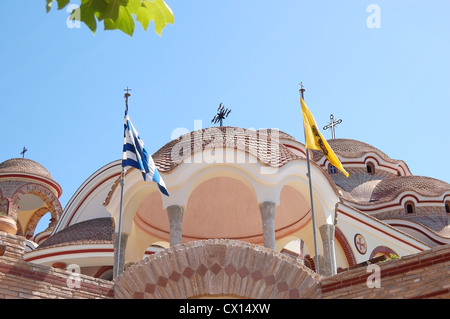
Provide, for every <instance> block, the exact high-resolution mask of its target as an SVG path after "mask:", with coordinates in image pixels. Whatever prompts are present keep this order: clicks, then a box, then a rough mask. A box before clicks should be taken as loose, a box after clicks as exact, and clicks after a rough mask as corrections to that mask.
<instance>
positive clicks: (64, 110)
mask: <svg viewBox="0 0 450 319" xmlns="http://www.w3.org/2000/svg"><path fill="white" fill-rule="evenodd" d="M72 2H73V3H77V2H76V1H75V2H74V1H72ZM166 2H167V4H168V5H169V6H170V7H171V8H172V10H173V12H174V15H175V23H174V25H168V26H167V27H166V28H165V29H164V30H163V33H162V36H161V37H159V36H158V35H157V34H156V33H155V32H154V31H153V29H152V26H150V27H149V29H148V31H147V32H145V31H144V30H143V29H142V27H141V26H140V25H136V31H135V34H134V35H133V37H130V36H128V35H125V34H123V33H121V32H119V31H104V30H103V25H99V28H98V30H97V32H96V34H95V35H94V34H92V32H91V31H90V30H89V29H88V28H87V27H86V26H84V25H81V27H80V28H69V27H68V26H67V24H66V19H67V17H68V16H69V13H68V12H66V11H65V10H61V11H57V10H56V9H52V10H51V12H50V13H46V11H45V0H34V1H30V0H21V1H8V2H5V3H4V4H3V5H2V10H1V12H0V30H1V35H2V41H1V43H2V44H1V50H0V66H1V70H2V73H1V74H2V75H1V77H0V81H1V83H0V96H1V98H2V102H1V105H2V125H3V128H4V133H5V134H6V138H5V139H4V141H3V145H2V148H1V151H0V161H5V160H7V159H10V158H14V157H20V156H21V155H20V152H21V150H22V148H23V146H26V147H27V149H28V152H27V153H26V157H27V158H29V159H32V160H34V161H37V162H39V163H41V164H42V165H44V167H46V168H47V169H48V170H49V171H50V173H51V174H52V176H53V178H54V179H55V180H56V181H57V182H58V183H59V184H60V185H61V186H62V188H63V195H62V196H61V198H60V201H61V204H62V205H63V207H64V206H65V205H66V204H67V202H68V201H69V200H70V197H71V196H72V194H73V193H74V192H75V191H76V190H77V188H78V187H79V186H80V185H81V183H82V182H83V181H84V180H85V179H86V178H88V177H89V176H90V175H91V174H92V173H93V172H95V171H96V170H97V169H98V168H100V167H101V166H103V165H105V164H107V163H109V162H111V161H114V160H116V159H119V158H120V157H121V153H122V142H123V113H124V99H123V94H124V91H123V90H124V88H126V87H127V86H128V87H130V88H131V89H132V92H131V94H132V95H131V97H130V102H129V107H130V116H131V119H132V121H133V123H134V125H135V126H136V128H137V129H138V131H139V133H140V135H141V137H142V138H143V140H144V141H145V144H146V147H147V149H148V150H149V152H150V153H154V152H156V151H157V150H158V149H159V148H161V147H162V146H164V145H165V144H166V143H167V142H169V141H170V139H171V136H172V132H173V131H174V130H176V129H177V128H186V129H188V130H193V129H194V121H196V120H197V121H198V120H201V121H202V123H203V127H209V126H211V123H210V121H211V119H212V117H213V116H214V115H215V113H216V109H217V107H218V106H219V103H223V104H224V105H225V106H226V107H227V108H230V109H232V112H231V114H230V116H229V118H228V119H227V120H226V121H225V125H229V126H237V127H243V128H256V129H259V128H279V129H281V130H283V131H285V132H286V133H289V134H291V135H292V136H294V137H295V138H297V139H298V140H299V141H300V142H304V137H303V126H302V121H301V110H300V105H299V93H298V89H299V82H301V81H302V82H303V84H304V85H305V88H306V92H305V100H306V102H307V104H308V107H309V108H310V110H311V112H312V113H313V115H314V117H315V119H316V122H317V124H318V125H319V126H320V127H322V126H323V125H326V124H327V123H328V121H329V117H330V114H334V116H335V118H336V119H342V120H343V122H342V124H341V125H340V126H338V128H337V130H336V137H337V138H349V139H356V140H361V141H364V142H366V143H369V144H371V145H373V146H375V147H377V148H379V149H380V150H382V151H383V152H385V153H386V154H387V155H389V156H390V157H391V158H394V159H401V160H404V161H405V162H406V163H407V165H408V166H409V168H410V170H411V172H412V173H413V174H414V175H422V176H430V177H434V178H437V179H440V180H443V181H446V182H447V183H450V172H449V170H447V168H448V164H449V158H450V147H449V146H448V140H449V138H448V136H449V135H448V132H449V126H448V123H449V119H450V108H449V105H450V95H449V94H448V92H449V89H450V81H449V78H448V77H449V74H450V32H449V31H450V19H449V18H448V16H449V12H450V2H448V1H412V0H408V1H401V0H395V1H392V0H391V1H378V0H371V1H364V0H346V1H336V0H328V1H327V0H321V1H312V0H311V1H301V0H280V1H266V0H241V1H238V0H229V1H219V0H189V1H186V0H166ZM371 4H375V5H376V6H377V8H379V10H380V11H379V12H380V16H379V17H380V20H379V21H380V26H381V27H380V28H369V27H368V25H367V19H368V18H370V16H371V14H373V13H374V12H373V11H371V12H367V8H368V7H369V5H371ZM322 133H323V135H324V136H325V137H326V138H331V134H330V132H329V131H323V132H322Z"/></svg>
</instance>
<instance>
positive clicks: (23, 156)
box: [20, 146, 28, 158]
mask: <svg viewBox="0 0 450 319" xmlns="http://www.w3.org/2000/svg"><path fill="white" fill-rule="evenodd" d="M26 151H28V150H27V149H26V148H25V146H24V147H23V150H22V152H20V155H22V158H25V153H26Z"/></svg>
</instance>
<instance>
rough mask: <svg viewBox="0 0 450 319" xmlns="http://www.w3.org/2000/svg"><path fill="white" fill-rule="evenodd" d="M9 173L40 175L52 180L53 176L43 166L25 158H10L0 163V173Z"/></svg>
mask: <svg viewBox="0 0 450 319" xmlns="http://www.w3.org/2000/svg"><path fill="white" fill-rule="evenodd" d="M11 173H19V174H29V175H34V176H40V177H44V178H46V179H50V180H52V181H54V180H53V177H52V176H51V175H50V173H49V172H48V171H47V170H46V169H45V167H44V166H42V165H41V164H39V163H37V162H35V161H32V160H30V159H26V158H12V159H9V160H7V161H4V162H3V163H0V174H11Z"/></svg>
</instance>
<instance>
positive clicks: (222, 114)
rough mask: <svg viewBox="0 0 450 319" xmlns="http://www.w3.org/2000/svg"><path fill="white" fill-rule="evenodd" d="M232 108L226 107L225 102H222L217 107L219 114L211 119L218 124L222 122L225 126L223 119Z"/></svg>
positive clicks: (221, 124)
mask: <svg viewBox="0 0 450 319" xmlns="http://www.w3.org/2000/svg"><path fill="white" fill-rule="evenodd" d="M230 112H231V110H229V109H226V108H224V106H223V104H222V103H220V105H219V108H218V109H217V114H216V115H215V116H214V118H213V119H212V120H211V123H214V124H216V123H217V122H220V127H222V126H223V120H224V119H225V118H226V117H227V116H228V115H229V114H230Z"/></svg>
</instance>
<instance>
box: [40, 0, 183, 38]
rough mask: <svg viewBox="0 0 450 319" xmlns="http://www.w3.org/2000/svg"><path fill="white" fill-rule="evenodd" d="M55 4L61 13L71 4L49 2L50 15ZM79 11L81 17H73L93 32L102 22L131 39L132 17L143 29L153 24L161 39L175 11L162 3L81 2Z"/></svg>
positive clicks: (128, 0)
mask: <svg viewBox="0 0 450 319" xmlns="http://www.w3.org/2000/svg"><path fill="white" fill-rule="evenodd" d="M54 1H56V2H57V3H58V10H61V9H62V8H64V7H65V6H67V4H68V3H69V2H70V0H46V10H47V12H49V11H50V10H51V7H52V3H53V2H54ZM77 10H78V9H77ZM79 10H80V14H79V15H77V14H74V13H75V12H72V15H73V16H74V17H75V18H76V19H79V20H80V21H82V22H83V23H84V24H86V25H87V27H88V28H89V29H90V30H91V31H92V32H93V33H95V32H96V30H97V22H98V21H103V23H104V26H105V30H114V29H119V30H121V31H123V32H124V33H126V34H128V35H130V36H131V35H132V34H133V32H134V28H135V23H134V17H133V15H134V16H136V20H137V21H139V22H140V23H141V25H142V27H143V28H144V30H147V28H148V25H149V24H150V21H153V22H154V24H155V31H156V33H157V34H158V35H160V36H161V32H162V30H163V29H164V28H165V26H166V25H167V24H168V23H171V24H173V23H174V15H173V13H172V10H171V9H170V8H169V6H168V5H167V4H166V3H165V2H164V1H163V0H81V4H80V7H79Z"/></svg>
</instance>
